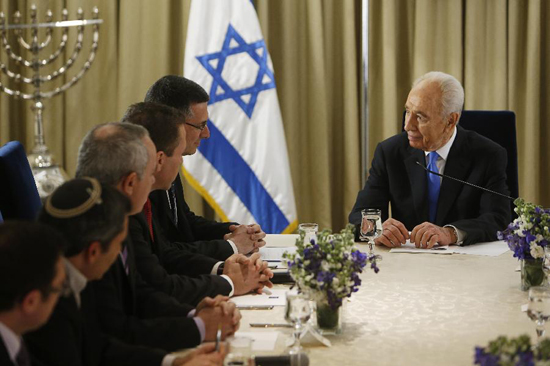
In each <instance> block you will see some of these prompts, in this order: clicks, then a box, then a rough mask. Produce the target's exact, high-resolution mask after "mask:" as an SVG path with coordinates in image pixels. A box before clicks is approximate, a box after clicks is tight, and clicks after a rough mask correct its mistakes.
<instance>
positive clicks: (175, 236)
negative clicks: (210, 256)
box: [145, 75, 265, 254]
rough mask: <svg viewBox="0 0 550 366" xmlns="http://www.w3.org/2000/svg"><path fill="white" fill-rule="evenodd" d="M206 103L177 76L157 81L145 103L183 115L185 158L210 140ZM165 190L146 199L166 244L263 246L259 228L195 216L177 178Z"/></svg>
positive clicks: (193, 87)
mask: <svg viewBox="0 0 550 366" xmlns="http://www.w3.org/2000/svg"><path fill="white" fill-rule="evenodd" d="M208 100H209V96H208V93H207V92H206V91H205V90H204V89H203V88H202V87H201V86H200V85H199V84H197V83H195V82H194V81H192V80H189V79H186V78H184V77H182V76H176V75H167V76H163V77H162V78H160V79H159V80H157V81H156V82H155V83H154V84H153V85H152V86H151V87H150V88H149V90H148V91H147V94H146V96H145V102H153V103H160V104H164V105H167V106H170V107H172V108H176V109H178V110H180V111H182V112H183V113H184V114H185V117H186V120H185V122H184V123H185V131H186V142H187V144H186V147H185V149H184V151H183V155H184V156H188V155H193V154H195V153H196V152H197V149H198V147H199V145H200V142H201V140H203V139H207V138H209V137H210V131H209V129H208V125H207V120H208V110H207V104H208ZM168 188H169V189H167V190H164V189H163V190H158V191H155V192H152V193H151V195H150V196H149V197H150V199H151V202H152V203H153V210H154V211H155V212H156V217H157V218H158V222H159V225H160V226H161V228H162V230H163V231H164V233H165V236H166V238H167V239H168V240H170V241H172V242H180V241H183V242H187V243H195V244H196V245H198V246H199V248H200V247H205V246H206V247H208V246H213V245H219V246H225V247H227V250H231V252H232V253H242V254H249V253H250V252H256V251H258V248H260V247H262V246H264V245H265V241H264V238H265V233H264V232H263V231H262V229H261V228H260V226H259V225H258V224H251V225H238V224H236V223H231V222H229V223H220V222H216V221H213V220H208V219H205V218H204V217H201V216H198V215H195V214H194V213H193V212H192V211H191V210H190V209H189V206H188V205H187V203H186V202H185V197H184V194H183V186H182V184H181V179H180V177H179V175H178V176H177V177H176V179H175V180H174V181H173V184H172V185H171V186H170V187H168Z"/></svg>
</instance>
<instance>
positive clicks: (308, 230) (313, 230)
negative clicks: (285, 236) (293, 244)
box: [298, 222, 319, 243]
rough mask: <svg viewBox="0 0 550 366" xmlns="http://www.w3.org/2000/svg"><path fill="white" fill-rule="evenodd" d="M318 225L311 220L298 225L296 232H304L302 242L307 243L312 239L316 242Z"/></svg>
mask: <svg viewBox="0 0 550 366" xmlns="http://www.w3.org/2000/svg"><path fill="white" fill-rule="evenodd" d="M318 230H319V225H317V224H315V223H313V222H306V223H302V224H300V225H298V233H302V232H303V233H304V243H309V242H310V241H311V240H312V239H313V240H315V242H317V231H318Z"/></svg>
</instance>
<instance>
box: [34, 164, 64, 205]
mask: <svg viewBox="0 0 550 366" xmlns="http://www.w3.org/2000/svg"><path fill="white" fill-rule="evenodd" d="M32 174H33V175H34V181H35V182H36V188H38V194H39V195H40V199H41V200H45V199H46V197H48V196H49V195H50V194H52V193H53V191H54V190H55V189H56V188H57V187H59V186H60V185H62V184H63V183H64V182H65V181H67V180H68V179H69V176H68V175H67V173H65V171H64V170H63V168H61V167H60V166H59V165H51V166H49V167H45V168H34V167H33V168H32Z"/></svg>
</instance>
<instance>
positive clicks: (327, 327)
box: [316, 300, 342, 334]
mask: <svg viewBox="0 0 550 366" xmlns="http://www.w3.org/2000/svg"><path fill="white" fill-rule="evenodd" d="M316 309H317V311H316V315H317V316H316V318H317V330H318V331H319V333H321V334H340V333H341V332H342V306H339V307H338V308H336V309H333V308H332V307H331V306H330V305H329V304H328V302H327V301H326V300H319V301H317V302H316Z"/></svg>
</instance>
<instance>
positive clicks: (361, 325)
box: [241, 242, 535, 366]
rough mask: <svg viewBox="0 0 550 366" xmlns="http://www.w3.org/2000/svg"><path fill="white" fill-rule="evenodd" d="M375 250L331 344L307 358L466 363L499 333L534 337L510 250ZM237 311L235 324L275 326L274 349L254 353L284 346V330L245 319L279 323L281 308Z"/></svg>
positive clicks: (369, 362)
mask: <svg viewBox="0 0 550 366" xmlns="http://www.w3.org/2000/svg"><path fill="white" fill-rule="evenodd" d="M268 244H269V242H268ZM357 246H358V247H359V248H360V249H361V250H362V251H365V252H366V251H367V247H366V245H362V244H358V245H357ZM376 252H377V253H378V254H381V255H382V256H383V260H382V261H381V262H380V265H379V267H380V272H379V273H378V274H374V273H373V272H372V271H371V270H370V269H369V270H366V271H365V272H364V273H363V276H362V280H363V284H362V286H361V288H360V290H359V291H358V292H357V293H355V294H353V296H352V297H351V299H350V300H349V301H347V302H346V304H345V307H344V318H343V323H344V324H343V327H344V330H343V333H342V334H340V335H337V336H328V337H327V338H329V339H330V340H331V342H332V347H331V348H326V347H323V346H319V347H307V348H306V350H307V352H308V354H309V358H310V364H311V365H327V366H330V365H338V366H342V365H346V366H352V365H472V364H473V359H474V347H475V346H476V345H479V346H485V345H486V344H487V343H488V341H489V340H492V339H495V338H496V337H497V336H499V335H506V336H509V337H510V336H517V335H520V334H525V333H527V334H529V335H530V336H531V337H532V339H534V338H535V328H534V324H533V323H532V322H531V321H530V320H529V319H528V318H527V315H526V314H525V313H523V312H522V311H521V309H520V308H521V305H522V304H524V303H526V302H527V293H526V292H522V291H521V290H520V274H519V272H516V268H517V267H518V264H519V263H518V261H517V259H515V258H513V257H512V253H511V252H510V251H508V252H506V253H504V254H502V255H500V256H498V257H486V256H474V255H459V254H453V255H435V254H407V253H389V251H388V249H386V248H376ZM241 313H242V315H243V318H242V322H241V331H266V332H269V331H273V330H276V331H279V332H281V333H283V335H282V336H280V337H279V338H278V342H277V347H276V350H275V351H273V352H263V353H262V354H278V353H282V352H284V350H285V339H286V338H287V337H290V336H291V330H290V329H281V328H267V329H264V328H261V329H259V328H250V326H249V323H250V322H283V321H284V320H283V313H284V308H283V307H275V308H274V309H273V310H254V311H251V310H242V311H241Z"/></svg>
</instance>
